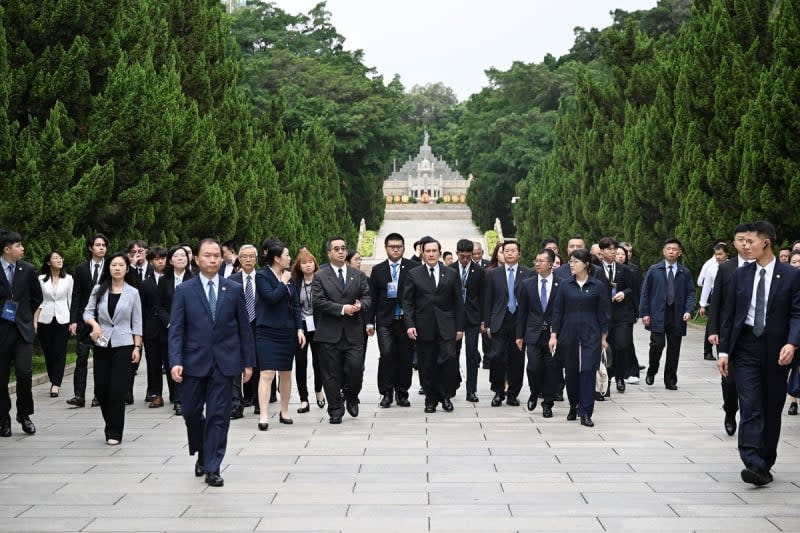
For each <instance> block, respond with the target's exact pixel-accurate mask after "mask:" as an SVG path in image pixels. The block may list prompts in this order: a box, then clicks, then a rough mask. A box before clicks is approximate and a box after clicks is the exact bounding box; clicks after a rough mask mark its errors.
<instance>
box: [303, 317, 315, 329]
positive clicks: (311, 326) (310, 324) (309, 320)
mask: <svg viewBox="0 0 800 533" xmlns="http://www.w3.org/2000/svg"><path fill="white" fill-rule="evenodd" d="M305 320H306V331H316V329H317V328H316V326H314V317H313V316H312V315H309V316H307V317H305Z"/></svg>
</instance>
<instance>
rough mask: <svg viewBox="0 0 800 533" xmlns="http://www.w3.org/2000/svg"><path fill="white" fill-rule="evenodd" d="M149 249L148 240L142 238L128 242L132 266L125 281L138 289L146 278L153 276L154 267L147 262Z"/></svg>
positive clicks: (129, 258)
mask: <svg viewBox="0 0 800 533" xmlns="http://www.w3.org/2000/svg"><path fill="white" fill-rule="evenodd" d="M147 251H148V246H147V242H146V241H144V240H142V239H134V240H132V241H130V242H129V243H128V249H127V254H128V260H129V261H130V262H131V266H130V270H129V271H128V275H127V276H126V277H125V281H127V282H128V284H129V285H133V286H134V287H136V288H137V289H138V288H139V287H140V286H141V285H142V282H143V281H144V280H146V279H147V278H149V277H152V276H153V267H152V265H150V264H149V263H148V262H147Z"/></svg>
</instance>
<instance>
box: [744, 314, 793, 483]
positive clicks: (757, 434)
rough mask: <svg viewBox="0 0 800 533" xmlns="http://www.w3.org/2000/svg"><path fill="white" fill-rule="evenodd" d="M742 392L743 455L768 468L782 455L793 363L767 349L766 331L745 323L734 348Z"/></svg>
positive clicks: (746, 460)
mask: <svg viewBox="0 0 800 533" xmlns="http://www.w3.org/2000/svg"><path fill="white" fill-rule="evenodd" d="M731 357H733V372H734V375H735V377H736V385H737V390H738V392H739V410H740V413H739V456H740V457H741V459H742V463H744V465H745V466H746V467H749V468H756V469H760V470H764V471H768V470H769V469H771V468H772V466H773V465H774V464H775V460H776V459H777V457H778V440H779V439H780V435H781V412H782V411H783V406H784V404H785V403H786V378H787V377H788V374H789V367H790V365H787V366H780V365H778V361H777V354H774V353H767V339H766V335H762V336H761V337H756V336H754V335H753V329H752V328H750V327H748V326H745V327H744V328H743V329H742V333H741V335H740V336H739V339H738V340H737V341H736V347H735V348H734V350H732V354H731Z"/></svg>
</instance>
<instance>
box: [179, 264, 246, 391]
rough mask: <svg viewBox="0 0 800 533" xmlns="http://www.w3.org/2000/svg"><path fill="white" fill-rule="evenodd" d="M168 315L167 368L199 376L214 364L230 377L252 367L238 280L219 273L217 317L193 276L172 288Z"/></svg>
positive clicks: (208, 371)
mask: <svg viewBox="0 0 800 533" xmlns="http://www.w3.org/2000/svg"><path fill="white" fill-rule="evenodd" d="M170 316H171V318H170V327H169V366H170V368H172V367H174V366H177V365H181V366H183V373H184V375H187V376H193V377H200V378H202V377H206V376H208V375H209V374H210V373H211V369H212V368H213V367H214V366H216V367H217V368H218V369H219V371H220V373H221V374H222V375H223V376H231V377H233V376H237V375H239V374H241V373H242V372H243V371H244V368H245V367H253V366H255V360H256V357H255V348H254V343H253V330H252V329H251V328H250V322H249V321H248V319H247V309H246V307H245V303H244V291H243V290H242V286H241V285H239V284H238V283H236V282H233V281H230V280H229V279H225V278H223V277H221V276H219V287H218V288H217V309H216V319H215V320H211V308H210V307H209V306H208V297H207V296H206V293H205V290H204V287H203V284H202V283H201V279H200V276H195V277H193V278H192V279H190V280H189V281H185V282H183V283H181V284H180V285H179V286H178V288H177V289H176V290H175V296H174V300H173V302H172V312H171V314H170Z"/></svg>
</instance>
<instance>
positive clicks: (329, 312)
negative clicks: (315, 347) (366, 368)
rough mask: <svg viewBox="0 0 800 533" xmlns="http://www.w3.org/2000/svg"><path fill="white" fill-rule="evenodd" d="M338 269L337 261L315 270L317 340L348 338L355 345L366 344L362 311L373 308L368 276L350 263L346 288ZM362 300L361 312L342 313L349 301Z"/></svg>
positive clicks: (315, 333)
mask: <svg viewBox="0 0 800 533" xmlns="http://www.w3.org/2000/svg"><path fill="white" fill-rule="evenodd" d="M337 276H338V269H337V268H336V267H334V266H333V265H330V267H328V268H321V269H320V270H319V271H318V272H316V273H315V274H314V282H313V283H312V284H311V294H312V298H313V300H314V325H315V326H316V331H315V332H314V341H315V342H327V343H338V342H347V343H349V344H350V345H352V346H363V345H364V325H363V322H362V317H361V315H362V313H365V312H367V311H368V310H369V307H370V303H371V301H370V294H369V284H368V282H367V276H366V274H364V273H363V272H361V271H360V270H356V269H355V268H352V267H347V279H345V286H344V289H342V287H341V285H339V279H338V277H337ZM356 300H361V312H359V313H356V314H355V315H353V316H348V315H345V314H342V308H343V307H344V306H345V305H351V304H353V303H355V301H356Z"/></svg>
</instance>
